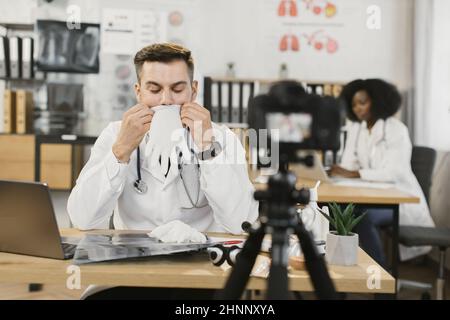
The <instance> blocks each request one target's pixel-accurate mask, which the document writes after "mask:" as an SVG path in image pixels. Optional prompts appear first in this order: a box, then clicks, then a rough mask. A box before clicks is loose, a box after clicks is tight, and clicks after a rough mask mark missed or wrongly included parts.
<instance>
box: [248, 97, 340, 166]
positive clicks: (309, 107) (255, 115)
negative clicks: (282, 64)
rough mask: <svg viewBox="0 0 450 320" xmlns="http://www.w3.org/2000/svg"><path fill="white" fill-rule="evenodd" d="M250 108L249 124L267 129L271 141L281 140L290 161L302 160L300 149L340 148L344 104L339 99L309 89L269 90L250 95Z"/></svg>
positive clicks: (257, 128) (282, 149) (283, 151)
mask: <svg viewBox="0 0 450 320" xmlns="http://www.w3.org/2000/svg"><path fill="white" fill-rule="evenodd" d="M248 108H249V111H248V125H249V128H253V129H255V130H256V131H257V132H260V130H261V129H267V133H268V139H269V142H271V144H272V145H273V143H275V144H278V148H279V150H278V151H279V154H280V155H285V156H286V157H287V158H288V159H289V162H297V161H298V160H299V151H300V150H322V151H325V150H332V151H337V150H339V148H340V129H341V127H342V124H343V122H344V119H345V107H344V105H343V103H342V102H341V101H340V100H338V99H335V98H333V97H320V96H317V95H314V94H306V93H304V94H291V95H288V96H286V95H285V96H280V97H278V96H276V95H274V94H270V93H269V94H262V95H259V96H256V97H255V98H253V99H251V100H250V102H249V107H248ZM260 137H261V136H260ZM270 140H271V141H270ZM259 142H261V141H259ZM271 144H266V145H271Z"/></svg>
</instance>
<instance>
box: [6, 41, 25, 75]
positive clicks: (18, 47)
mask: <svg viewBox="0 0 450 320" xmlns="http://www.w3.org/2000/svg"><path fill="white" fill-rule="evenodd" d="M9 58H10V66H11V70H10V73H11V75H10V77H11V78H21V77H22V39H21V38H19V37H10V38H9Z"/></svg>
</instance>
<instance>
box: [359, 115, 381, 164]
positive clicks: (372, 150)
mask: <svg viewBox="0 0 450 320" xmlns="http://www.w3.org/2000/svg"><path fill="white" fill-rule="evenodd" d="M361 127H362V123H360V124H359V127H358V133H357V135H356V139H355V145H354V148H353V154H354V156H355V158H356V159H358V143H359V138H360V136H361ZM383 142H386V120H383V134H382V136H381V139H380V140H378V141H377V142H376V143H375V144H374V145H373V146H372V148H371V151H370V157H369V167H372V166H371V165H370V163H371V160H372V159H373V157H374V155H375V147H376V146H378V145H379V144H381V143H383Z"/></svg>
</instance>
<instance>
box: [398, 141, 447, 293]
mask: <svg viewBox="0 0 450 320" xmlns="http://www.w3.org/2000/svg"><path fill="white" fill-rule="evenodd" d="M435 162H436V151H435V150H434V149H431V148H426V147H417V146H415V147H413V150H412V156H411V167H412V170H413V172H414V174H415V176H416V177H417V180H418V181H419V184H420V186H421V188H422V190H423V193H424V194H425V198H426V199H427V202H428V203H429V195H430V188H431V183H432V174H433V169H434V165H435ZM399 242H400V243H401V244H403V245H405V246H407V247H412V246H433V247H438V248H439V271H438V278H437V280H436V298H437V299H438V300H443V299H445V253H446V250H447V248H448V247H450V229H449V228H437V227H435V228H433V227H421V226H400V229H399ZM400 287H409V288H414V289H425V290H431V288H432V285H430V284H425V283H420V282H415V281H406V280H399V281H398V289H400ZM422 298H428V295H427V294H423V295H422Z"/></svg>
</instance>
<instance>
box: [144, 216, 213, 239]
mask: <svg viewBox="0 0 450 320" xmlns="http://www.w3.org/2000/svg"><path fill="white" fill-rule="evenodd" d="M149 235H150V237H154V238H157V239H159V240H161V241H162V242H175V243H189V242H195V243H205V242H206V240H207V239H206V236H205V235H204V234H203V233H201V232H199V231H197V230H196V229H194V228H192V227H191V226H189V225H187V224H186V223H184V222H181V221H180V220H174V221H170V222H168V223H166V224H163V225H162V226H159V227H157V228H156V229H154V230H153V231H152V232H150V234H149Z"/></svg>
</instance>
